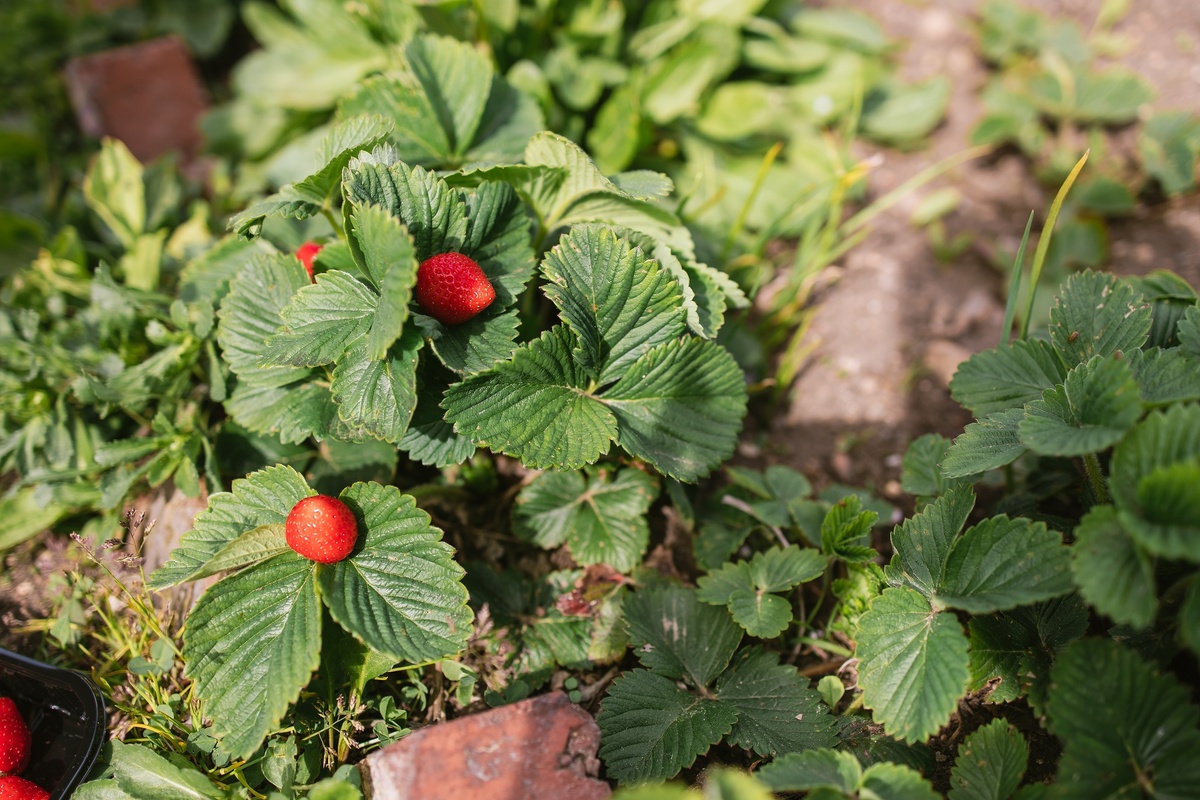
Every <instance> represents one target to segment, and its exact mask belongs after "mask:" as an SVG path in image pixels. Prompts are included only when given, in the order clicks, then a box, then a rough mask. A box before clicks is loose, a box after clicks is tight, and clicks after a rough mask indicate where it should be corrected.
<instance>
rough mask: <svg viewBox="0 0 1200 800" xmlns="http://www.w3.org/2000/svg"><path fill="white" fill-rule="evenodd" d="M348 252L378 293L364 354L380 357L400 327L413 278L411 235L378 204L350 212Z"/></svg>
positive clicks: (396, 336)
mask: <svg viewBox="0 0 1200 800" xmlns="http://www.w3.org/2000/svg"><path fill="white" fill-rule="evenodd" d="M350 221H351V226H352V227H351V229H350V242H351V243H352V244H351V252H352V253H353V254H354V256H355V260H356V262H357V263H358V264H359V265H360V266H361V267H362V269H363V272H364V273H365V275H366V277H367V279H368V280H369V281H370V283H371V286H372V288H374V290H375V292H376V294H378V295H379V298H378V300H377V305H376V308H375V312H374V315H373V317H372V319H371V328H370V333H369V334H368V340H369V343H370V344H369V347H368V349H367V354H368V355H369V357H370V358H371V359H372V360H373V361H379V360H381V359H382V358H383V357H384V355H385V354H386V353H387V351H388V348H390V347H391V346H392V345H393V344H394V343H395V341H396V340H397V339H398V338H400V334H401V333H402V332H403V330H404V323H405V322H406V321H407V320H408V304H409V302H410V301H411V300H412V293H413V285H414V284H415V283H416V280H417V261H416V257H415V256H414V253H413V241H412V237H411V236H409V235H408V229H407V228H405V227H404V224H403V223H402V222H400V221H399V220H398V219H396V218H395V217H393V216H392V215H391V214H389V213H387V212H386V211H385V210H383V209H382V208H380V207H378V206H363V207H360V208H354V209H352V210H351V212H350Z"/></svg>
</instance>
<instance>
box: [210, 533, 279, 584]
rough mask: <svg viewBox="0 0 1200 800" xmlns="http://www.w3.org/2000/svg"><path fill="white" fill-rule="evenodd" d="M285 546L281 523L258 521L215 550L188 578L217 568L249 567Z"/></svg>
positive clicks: (218, 569) (233, 569)
mask: <svg viewBox="0 0 1200 800" xmlns="http://www.w3.org/2000/svg"><path fill="white" fill-rule="evenodd" d="M288 547H289V545H288V543H287V538H286V537H285V535H284V526H283V523H275V524H274V525H260V526H258V527H257V528H254V529H253V530H249V531H246V532H245V533H243V534H242V535H241V536H239V537H238V538H236V539H234V540H233V541H232V542H230V543H229V544H227V545H225V546H224V547H222V548H221V549H220V550H218V551H217V553H216V555H214V556H213V557H212V558H211V559H209V560H208V562H207V563H206V564H205V565H204V566H203V567H201V568H200V570H199V571H198V572H196V573H194V574H193V575H192V576H191V578H190V580H199V579H200V578H207V577H209V576H210V575H216V574H217V573H219V572H236V571H237V570H241V569H245V568H246V567H252V566H254V565H255V564H258V563H260V562H262V561H266V560H267V559H268V558H272V557H274V556H277V555H279V554H280V553H283V552H285V551H287V549H288Z"/></svg>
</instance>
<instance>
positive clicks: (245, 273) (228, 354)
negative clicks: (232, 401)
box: [217, 255, 311, 387]
mask: <svg viewBox="0 0 1200 800" xmlns="http://www.w3.org/2000/svg"><path fill="white" fill-rule="evenodd" d="M307 285H309V280H308V275H307V274H306V273H305V271H304V267H303V266H302V265H301V264H300V262H299V261H297V260H296V258H295V257H294V256H290V255H287V256H284V255H277V256H273V257H263V258H256V259H254V260H253V261H251V262H250V263H249V264H248V265H247V266H246V267H245V268H243V269H242V271H241V272H240V273H238V275H237V277H235V278H234V279H233V280H232V282H231V283H230V288H229V294H227V295H226V296H225V299H224V300H223V301H222V302H221V310H220V311H219V312H218V314H217V316H218V318H219V320H220V321H219V322H218V324H217V343H218V344H220V345H221V354H222V356H223V358H224V361H225V363H226V364H228V365H229V369H230V370H231V371H232V372H233V374H234V375H236V376H237V377H238V380H239V381H240V382H244V383H249V384H250V385H253V386H261V387H279V386H287V385H288V384H291V383H295V382H297V381H301V380H304V379H306V378H307V377H308V376H309V375H310V374H311V371H310V370H308V369H301V368H296V367H286V366H285V367H266V366H263V365H262V362H261V358H262V350H263V342H265V341H266V340H267V338H268V337H270V336H273V335H274V334H275V332H276V331H278V330H279V328H280V327H281V326H282V325H283V317H282V312H283V309H285V308H287V306H288V304H289V303H290V302H291V301H292V296H293V295H294V294H295V293H296V292H297V291H298V290H299V289H300V288H301V287H303V286H307Z"/></svg>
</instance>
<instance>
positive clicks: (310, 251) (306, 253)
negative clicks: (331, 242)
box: [296, 242, 325, 280]
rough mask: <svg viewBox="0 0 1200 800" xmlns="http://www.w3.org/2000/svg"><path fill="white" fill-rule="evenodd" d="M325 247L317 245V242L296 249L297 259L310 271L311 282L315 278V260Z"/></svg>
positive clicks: (306, 243)
mask: <svg viewBox="0 0 1200 800" xmlns="http://www.w3.org/2000/svg"><path fill="white" fill-rule="evenodd" d="M323 247H325V245H323V244H317V243H316V242H305V243H304V244H302V245H300V246H299V247H297V248H296V258H297V259H299V260H300V263H301V264H303V265H304V269H305V270H307V271H308V278H309V280H312V278H313V259H315V258H316V257H317V253H319V252H321V249H322V248H323Z"/></svg>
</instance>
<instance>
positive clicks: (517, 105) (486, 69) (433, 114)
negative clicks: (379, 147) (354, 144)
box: [339, 35, 544, 167]
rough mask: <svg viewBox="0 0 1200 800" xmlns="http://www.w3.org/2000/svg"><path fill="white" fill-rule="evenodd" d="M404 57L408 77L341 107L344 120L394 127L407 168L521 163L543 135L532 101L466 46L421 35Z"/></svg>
mask: <svg viewBox="0 0 1200 800" xmlns="http://www.w3.org/2000/svg"><path fill="white" fill-rule="evenodd" d="M404 56H405V64H406V70H405V71H404V72H403V73H401V74H399V75H388V76H380V77H374V78H370V79H368V80H366V81H364V82H363V83H362V84H360V85H359V87H358V89H357V91H356V92H355V93H354V94H352V95H350V96H349V97H347V98H345V99H343V100H342V103H341V105H340V106H339V114H340V115H341V116H348V115H352V114H362V113H372V114H382V115H383V116H385V117H389V118H391V119H393V120H395V128H396V129H395V131H394V133H393V134H392V138H391V141H392V143H393V144H394V145H395V146H396V147H397V148H398V150H399V153H400V156H401V157H402V158H403V159H404V160H405V161H407V162H410V163H413V164H421V165H423V166H438V167H457V166H459V165H461V164H463V163H470V162H488V163H505V162H511V161H516V160H518V159H519V158H520V156H521V151H522V149H523V148H524V147H525V143H526V142H527V141H528V140H529V137H530V136H532V135H533V134H534V132H536V131H538V130H541V129H542V128H543V127H544V125H543V122H542V116H541V112H540V109H539V108H538V105H537V103H536V102H535V101H534V100H533V98H531V97H529V96H528V95H526V94H525V93H523V92H520V91H518V90H516V89H514V88H513V87H512V86H511V85H509V84H508V83H507V82H506V81H505V80H504V79H503V78H500V77H499V76H496V75H494V70H493V67H492V64H491V61H490V60H489V59H488V58H487V57H486V56H484V55H483V54H482V53H480V52H479V50H477V49H476V48H474V47H472V46H471V45H470V44H469V43H466V42H459V41H456V40H454V39H450V38H446V37H436V36H424V35H423V36H419V37H417V38H415V39H413V40H412V41H410V42H409V43H408V45H407V46H406V47H405V50H404Z"/></svg>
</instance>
